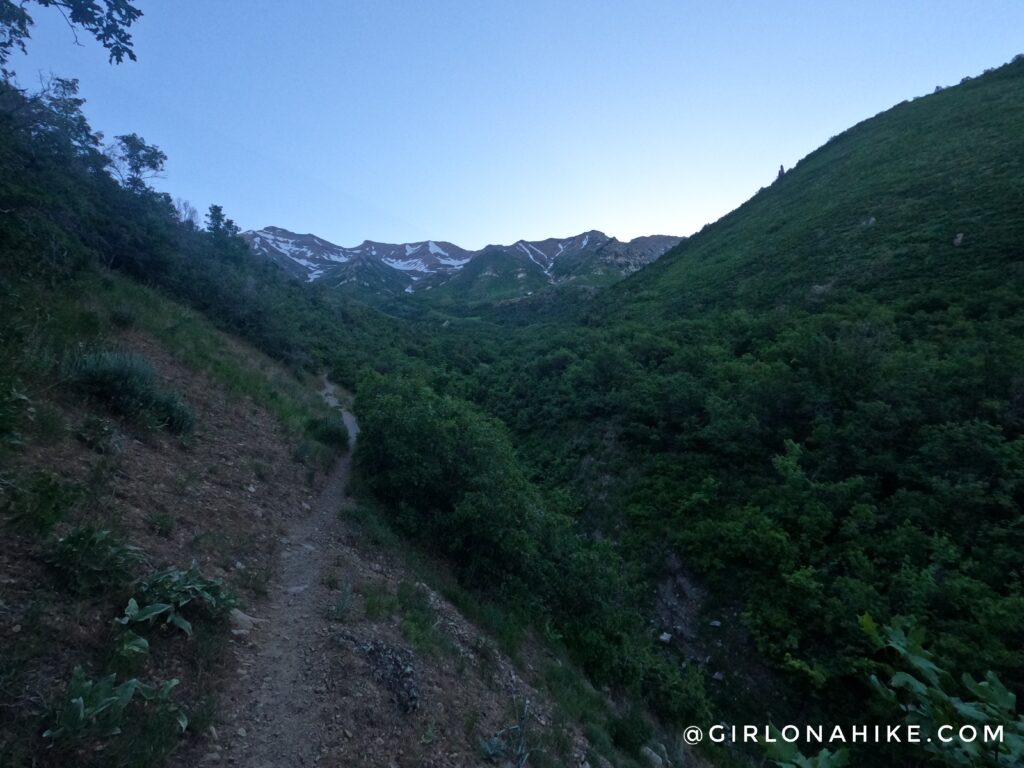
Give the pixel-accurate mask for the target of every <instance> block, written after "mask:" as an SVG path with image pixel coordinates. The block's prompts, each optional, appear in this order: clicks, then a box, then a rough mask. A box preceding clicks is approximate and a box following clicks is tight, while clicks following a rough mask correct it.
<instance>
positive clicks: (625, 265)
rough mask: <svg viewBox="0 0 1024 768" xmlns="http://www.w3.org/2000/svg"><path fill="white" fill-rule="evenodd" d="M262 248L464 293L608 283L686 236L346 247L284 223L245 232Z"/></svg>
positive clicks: (291, 263)
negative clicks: (468, 246) (474, 246)
mask: <svg viewBox="0 0 1024 768" xmlns="http://www.w3.org/2000/svg"><path fill="white" fill-rule="evenodd" d="M242 237H243V238H245V240H246V241H247V242H248V243H249V246H250V247H251V248H252V250H253V251H254V252H255V253H258V254H262V255H264V256H266V257H267V258H269V259H271V260H272V261H274V262H275V263H277V264H278V265H280V266H281V267H282V268H283V269H285V270H286V271H287V272H288V273H290V274H292V275H294V276H295V277H297V278H299V279H302V280H306V281H309V282H312V281H324V282H326V283H329V284H331V285H333V286H336V287H338V288H345V289H348V290H354V291H357V292H361V293H365V292H367V291H369V292H371V293H382V294H386V295H398V294H403V293H404V294H408V293H418V292H425V291H436V292H437V294H436V295H439V296H446V297H448V298H452V299H461V300H478V301H483V300H494V299H505V298H514V297H517V296H525V295H529V294H531V293H533V292H534V291H537V290H540V289H542V288H544V287H546V286H549V285H557V284H560V283H567V282H573V283H575V284H578V285H587V286H601V285H608V284H611V283H614V282H617V281H618V280H620V279H622V278H623V277H625V276H626V275H628V274H630V273H632V272H635V271H636V270H638V269H640V268H641V267H643V266H645V265H647V264H650V263H651V262H652V261H655V260H656V259H657V258H658V257H659V256H661V255H662V254H663V253H665V252H666V251H668V250H669V249H670V248H672V247H673V246H675V245H677V244H678V243H679V242H680V241H681V240H682V239H683V238H681V237H673V236H669V235H650V236H647V237H637V238H635V239H633V240H630V241H629V242H621V241H619V240H617V239H615V238H614V237H609V236H608V235H606V234H604V233H603V232H598V231H596V230H591V231H590V232H583V233H582V234H579V235H576V236H575V237H569V238H564V239H560V238H548V239H547V240H537V241H527V240H519V241H517V242H515V243H513V244H512V245H488V246H486V247H484V248H481V249H480V250H478V251H467V250H465V249H464V248H460V247H459V246H457V245H454V244H452V243H449V242H446V241H443V240H427V241H424V242H418V243H398V244H394V243H377V242H373V241H372V240H365V241H364V242H363V243H361V244H360V245H357V246H355V247H352V248H344V247H342V246H339V245H335V244H334V243H331V242H328V241H327V240H324V239H323V238H321V237H317V236H316V235H310V234H306V235H300V234H296V233H295V232H290V231H289V230H287V229H282V228H281V227H264V228H263V229H257V230H250V231H248V232H244V233H243V234H242Z"/></svg>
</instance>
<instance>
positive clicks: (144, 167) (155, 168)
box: [109, 133, 167, 192]
mask: <svg viewBox="0 0 1024 768" xmlns="http://www.w3.org/2000/svg"><path fill="white" fill-rule="evenodd" d="M109 153H110V160H111V167H112V168H113V170H114V172H115V173H116V174H117V176H118V178H119V179H120V180H121V183H122V184H124V186H125V187H126V188H127V189H129V190H131V191H132V192H143V191H144V190H146V189H148V188H149V187H148V185H147V184H146V182H147V181H148V180H149V179H152V178H155V177H157V176H159V175H160V174H161V173H162V172H163V169H164V163H166V162H167V155H165V154H164V153H163V151H162V150H161V149H160V148H159V147H157V146H155V145H152V144H147V143H146V140H145V139H143V138H142V137H141V136H139V135H138V134H137V133H129V134H125V135H124V136H118V137H117V139H116V142H115V143H114V145H113V146H112V147H111V148H110V150H109Z"/></svg>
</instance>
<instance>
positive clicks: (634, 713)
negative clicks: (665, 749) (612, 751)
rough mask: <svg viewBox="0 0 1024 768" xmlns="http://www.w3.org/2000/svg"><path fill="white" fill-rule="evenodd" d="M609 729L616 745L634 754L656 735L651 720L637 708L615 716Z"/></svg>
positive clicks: (629, 753)
mask: <svg viewBox="0 0 1024 768" xmlns="http://www.w3.org/2000/svg"><path fill="white" fill-rule="evenodd" d="M608 730H609V732H610V733H611V737H612V742H613V743H614V744H615V746H616V747H618V748H619V749H621V750H622V751H623V752H625V753H626V754H627V755H633V756H636V755H639V754H640V750H641V749H642V748H643V746H644V744H646V743H647V742H648V741H650V740H651V738H652V737H653V736H654V729H653V728H652V727H651V724H650V722H649V721H648V720H647V718H645V717H644V715H643V713H642V712H640V711H639V710H637V709H631V710H629V711H627V712H626V713H624V714H622V715H619V716H616V717H613V718H612V720H611V723H610V725H609V729H608Z"/></svg>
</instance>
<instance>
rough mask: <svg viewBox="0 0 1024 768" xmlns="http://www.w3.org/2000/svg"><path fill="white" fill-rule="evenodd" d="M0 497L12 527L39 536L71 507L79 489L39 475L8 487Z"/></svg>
mask: <svg viewBox="0 0 1024 768" xmlns="http://www.w3.org/2000/svg"><path fill="white" fill-rule="evenodd" d="M4 496H5V497H6V498H5V499H4V500H3V501H2V502H0V504H2V508H3V509H4V511H5V512H6V513H7V514H8V516H9V517H10V520H11V523H13V524H14V526H15V527H17V528H20V529H21V530H24V531H31V532H34V533H40V534H42V533H46V532H47V531H49V530H50V529H51V528H52V527H53V526H54V524H55V523H56V522H57V521H58V520H60V519H61V518H62V517H64V514H65V513H66V512H67V511H68V510H69V509H71V507H72V506H74V504H75V503H76V502H77V501H78V499H79V498H80V496H81V489H80V488H78V486H76V485H74V484H72V483H68V482H65V481H64V480H62V479H61V478H60V477H58V476H57V475H55V474H54V473H52V472H46V471H39V472H34V473H33V474H32V475H30V476H29V479H28V482H27V483H23V484H19V483H16V482H10V483H8V484H7V487H5V488H4Z"/></svg>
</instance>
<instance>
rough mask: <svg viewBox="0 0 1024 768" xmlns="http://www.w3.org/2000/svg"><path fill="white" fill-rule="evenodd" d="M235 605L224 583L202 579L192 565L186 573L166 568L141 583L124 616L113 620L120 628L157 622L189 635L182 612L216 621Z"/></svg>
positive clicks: (197, 567) (190, 628)
mask: <svg viewBox="0 0 1024 768" xmlns="http://www.w3.org/2000/svg"><path fill="white" fill-rule="evenodd" d="M236 603H237V601H236V599H235V597H234V595H232V594H231V593H230V592H228V591H227V589H226V588H225V586H224V582H222V581H221V580H220V579H208V578H206V577H205V576H203V575H202V574H201V573H200V572H199V566H198V565H197V564H196V563H195V562H193V563H192V565H191V567H190V568H189V569H188V570H187V571H183V570H181V569H179V568H168V569H166V570H163V571H159V572H158V573H154V574H153V575H152V576H149V577H147V578H146V579H145V580H143V581H142V583H141V584H140V585H139V589H138V590H137V592H136V595H135V597H132V598H131V599H130V600H129V601H128V605H127V606H126V607H125V609H124V615H123V616H122V617H121V618H119V619H117V621H118V622H119V623H121V624H124V625H131V624H141V623H148V624H150V625H152V624H153V623H154V622H156V621H157V619H160V620H161V621H162V623H163V624H164V625H165V626H174V627H177V628H178V629H180V630H181V631H182V632H184V633H185V634H186V635H189V636H191V635H192V623H191V622H190V621H189V620H188V619H186V618H185V613H193V614H202V615H205V616H206V617H207V618H210V619H219V618H223V617H224V616H225V615H226V614H227V613H228V611H230V610H231V609H232V608H233V607H235V605H236ZM186 609H187V610H186Z"/></svg>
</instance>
